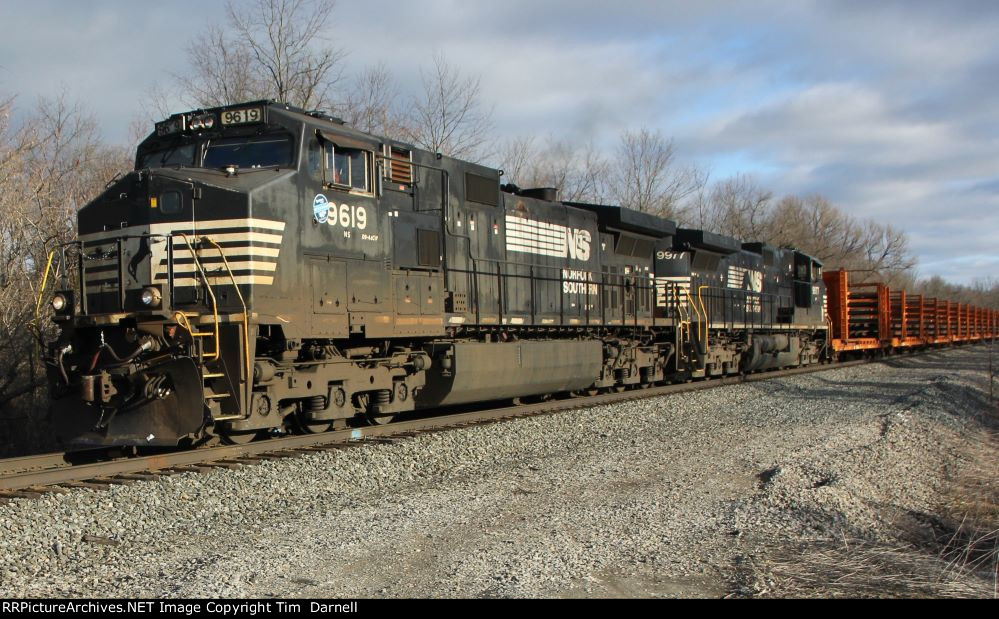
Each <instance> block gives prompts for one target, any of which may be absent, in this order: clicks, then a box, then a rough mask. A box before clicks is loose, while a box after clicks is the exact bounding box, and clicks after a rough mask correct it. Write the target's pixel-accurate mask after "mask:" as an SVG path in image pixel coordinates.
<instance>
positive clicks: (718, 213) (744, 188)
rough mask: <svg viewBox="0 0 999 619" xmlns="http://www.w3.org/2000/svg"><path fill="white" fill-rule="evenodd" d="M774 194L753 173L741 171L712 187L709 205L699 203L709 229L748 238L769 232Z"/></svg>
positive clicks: (703, 221) (704, 221) (706, 227)
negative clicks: (746, 173)
mask: <svg viewBox="0 0 999 619" xmlns="http://www.w3.org/2000/svg"><path fill="white" fill-rule="evenodd" d="M772 201H773V193H772V192H770V191H768V190H766V189H763V188H762V187H760V185H759V184H758V183H757V182H756V180H755V179H754V178H752V177H751V176H747V175H745V174H737V175H735V176H732V177H730V178H727V179H725V180H722V181H720V182H718V183H715V185H714V186H713V187H712V189H711V192H710V197H709V199H708V203H707V205H703V204H698V207H699V211H700V217H701V221H702V225H704V226H705V229H707V230H711V231H713V232H719V233H721V234H727V235H729V236H734V237H736V238H738V239H744V240H758V239H762V238H764V237H765V236H766V235H767V230H766V228H767V225H768V223H769V216H770V209H771V207H772ZM704 209H706V210H707V216H705V215H704Z"/></svg>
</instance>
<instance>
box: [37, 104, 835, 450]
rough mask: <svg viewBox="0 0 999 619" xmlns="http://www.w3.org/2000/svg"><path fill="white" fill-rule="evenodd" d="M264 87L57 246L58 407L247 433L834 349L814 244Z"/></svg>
mask: <svg viewBox="0 0 999 619" xmlns="http://www.w3.org/2000/svg"><path fill="white" fill-rule="evenodd" d="M501 174H502V172H500V171H498V170H495V169H491V168H488V167H483V166H480V165H475V164H471V163H467V162H464V161H459V160H456V159H452V158H449V157H445V156H441V155H439V154H435V153H431V152H426V151H422V150H419V149H417V148H414V147H413V146H411V145H409V144H403V143H399V142H395V141H393V140H387V139H384V138H379V137H375V136H372V135H368V134H365V133H361V132H358V131H355V130H352V129H351V128H349V127H347V126H345V125H344V124H343V123H342V122H340V121H338V120H337V119H334V118H330V117H328V116H325V115H323V114H320V113H309V112H306V111H303V110H299V109H295V108H292V107H289V106H286V105H283V104H278V103H274V102H270V101H257V102H252V103H246V104H241V105H234V106H228V107H223V108H218V109H210V110H199V111H195V112H189V113H184V114H176V115H174V116H171V117H170V118H169V119H167V120H166V121H163V122H161V123H158V124H157V125H156V128H155V131H154V132H153V133H152V134H151V135H150V136H149V137H148V138H146V139H145V140H144V141H143V142H142V144H140V146H139V148H138V152H137V155H136V162H135V170H134V171H133V172H131V173H129V174H128V175H126V176H124V177H122V178H120V179H119V180H117V181H116V182H114V183H113V184H111V185H110V186H109V187H108V188H107V190H106V191H105V192H104V193H103V194H102V195H101V196H99V197H98V198H97V199H95V200H94V201H93V202H91V203H89V204H88V205H87V206H85V207H84V208H82V209H81V210H80V212H79V239H78V240H77V241H76V242H74V243H72V244H70V245H68V246H65V247H63V248H61V251H60V252H59V255H60V256H61V261H56V264H57V266H59V267H60V268H61V272H62V279H61V283H60V285H59V286H58V287H59V290H57V291H56V292H55V294H54V296H53V298H52V306H53V309H54V311H55V320H56V322H57V324H58V326H59V327H60V335H59V337H58V340H57V341H55V342H53V343H52V344H51V345H50V348H49V358H48V360H47V361H48V365H49V368H50V371H49V375H50V383H51V391H52V396H53V409H52V412H53V417H54V419H55V420H56V424H57V427H59V428H61V429H62V431H63V432H65V434H66V437H67V439H68V440H69V441H70V442H71V443H72V444H73V445H75V446H77V447H87V446H91V447H92V446H108V445H123V446H147V445H151V446H175V445H182V446H184V445H194V444H200V443H203V442H208V441H210V440H214V439H215V438H216V437H221V438H222V439H224V440H228V441H245V440H249V439H251V438H253V437H254V436H256V435H258V434H260V433H261V432H264V431H272V432H285V431H305V432H316V431H323V430H326V429H329V428H332V427H336V426H345V425H347V424H348V423H357V422H359V421H363V422H365V423H382V422H384V421H387V420H390V419H391V418H392V417H393V416H394V415H396V414H398V413H400V412H403V411H410V410H414V409H421V408H431V407H438V406H443V405H451V404H460V403H468V402H475V401H485V400H498V399H506V398H519V397H525V396H543V395H547V394H558V393H567V392H594V391H596V390H601V389H617V390H620V389H625V388H629V387H638V386H647V385H650V384H653V383H656V382H661V381H669V380H682V379H688V378H693V377H700V376H707V375H720V374H730V373H737V372H745V371H753V370H760V369H767V368H776V367H786V366H794V365H799V364H808V363H815V362H817V361H819V360H820V359H821V358H822V357H823V356H824V355H825V350H826V342H827V335H828V326H827V323H826V319H825V311H824V304H825V288H824V285H823V283H822V277H821V272H820V265H819V263H818V262H817V261H816V260H814V259H813V258H811V257H809V256H807V255H804V254H802V253H799V252H796V251H793V250H788V249H777V248H774V247H769V246H766V245H761V244H741V243H740V242H738V241H736V240H734V239H731V238H728V237H722V236H717V235H713V234H709V233H706V232H701V231H698V230H686V229H682V228H681V229H677V227H676V225H675V224H674V223H673V222H670V221H667V220H664V219H661V218H659V217H655V216H652V215H649V214H645V213H640V212H637V211H633V210H629V209H627V208H622V207H618V206H607V205H594V204H579V203H564V202H559V201H557V199H556V198H557V197H556V195H555V192H554V190H551V189H523V190H522V189H519V188H517V187H514V186H512V185H501V184H500V177H501Z"/></svg>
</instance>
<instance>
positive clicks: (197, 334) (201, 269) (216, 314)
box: [170, 232, 238, 359]
mask: <svg viewBox="0 0 999 619" xmlns="http://www.w3.org/2000/svg"><path fill="white" fill-rule="evenodd" d="M173 234H176V235H177V236H179V237H181V238H182V239H184V242H185V243H186V244H187V248H188V250H190V252H191V258H192V259H193V260H194V266H196V267H197V269H198V273H199V274H200V275H201V277H202V279H203V280H204V282H205V288H206V289H207V290H208V296H210V297H211V299H212V317H213V318H214V321H215V333H214V336H215V337H214V339H215V351H214V352H213V353H212V354H210V355H206V354H205V352H204V351H203V350H202V355H203V356H204V357H207V358H208V359H218V358H219V357H220V356H221V354H222V349H221V346H220V344H219V307H218V301H216V299H215V291H214V290H213V289H212V285H211V282H209V281H208V275H206V274H205V269H204V267H202V266H201V260H199V259H198V252H197V251H195V249H194V245H193V244H192V243H191V239H190V237H188V236H187V235H186V234H184V233H183V232H174V233H173ZM170 276H171V277H173V274H172V273H171V274H170ZM237 290H238V288H237ZM174 315H175V316H177V315H180V316H183V318H184V320H183V321H180V320H178V321H177V322H178V323H179V324H180V325H181V326H182V327H184V328H185V329H187V332H188V333H190V334H191V337H206V336H208V335H212V334H209V333H200V332H195V331H194V330H193V329H192V328H191V322H190V320H187V316H185V315H184V314H183V312H175V313H174Z"/></svg>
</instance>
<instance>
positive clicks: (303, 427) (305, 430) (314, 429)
mask: <svg viewBox="0 0 999 619" xmlns="http://www.w3.org/2000/svg"><path fill="white" fill-rule="evenodd" d="M293 421H294V426H295V430H297V431H298V433H299V434H319V433H321V432H326V431H327V430H332V429H333V422H332V421H329V420H326V421H313V420H311V419H306V418H305V417H304V416H303V415H301V414H296V415H295V418H294V420H293Z"/></svg>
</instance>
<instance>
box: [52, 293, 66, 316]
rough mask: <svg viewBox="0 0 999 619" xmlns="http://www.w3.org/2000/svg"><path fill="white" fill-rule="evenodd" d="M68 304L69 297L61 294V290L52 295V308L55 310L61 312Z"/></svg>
mask: <svg viewBox="0 0 999 619" xmlns="http://www.w3.org/2000/svg"><path fill="white" fill-rule="evenodd" d="M68 305H69V299H67V298H66V295H64V294H62V293H61V292H60V293H57V294H56V295H55V296H54V297H52V309H54V310H55V311H57V312H62V311H63V310H65V309H66V307H67V306H68Z"/></svg>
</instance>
